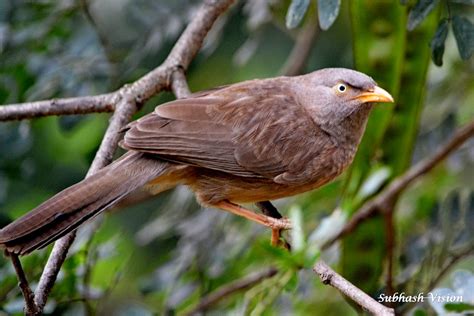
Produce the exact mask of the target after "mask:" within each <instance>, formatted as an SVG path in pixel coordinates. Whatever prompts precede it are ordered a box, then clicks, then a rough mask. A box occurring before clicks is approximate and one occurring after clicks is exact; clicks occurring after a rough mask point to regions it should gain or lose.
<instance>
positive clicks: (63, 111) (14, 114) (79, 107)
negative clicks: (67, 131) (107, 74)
mask: <svg viewBox="0 0 474 316" xmlns="http://www.w3.org/2000/svg"><path fill="white" fill-rule="evenodd" d="M114 96H115V93H107V94H100V95H95V96H85V97H76V98H64V99H51V100H44V101H36V102H27V103H20V104H10V105H3V106H0V121H14V120H24V119H31V118H37V117H43V116H51V115H72V114H87V113H102V112H113V111H114V109H115V102H114Z"/></svg>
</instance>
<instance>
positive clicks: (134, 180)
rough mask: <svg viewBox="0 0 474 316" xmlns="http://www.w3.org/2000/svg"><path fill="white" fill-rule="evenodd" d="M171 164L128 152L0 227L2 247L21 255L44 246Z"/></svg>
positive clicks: (161, 172)
mask: <svg viewBox="0 0 474 316" xmlns="http://www.w3.org/2000/svg"><path fill="white" fill-rule="evenodd" d="M168 166H169V164H168V163H166V162H160V161H158V160H156V159H152V158H147V157H146V156H145V155H143V154H141V153H128V154H125V155H124V156H123V157H122V158H121V159H119V160H117V161H116V162H114V163H112V164H111V165H110V166H107V167H105V168H103V169H101V170H100V171H99V172H97V173H96V174H94V175H92V176H90V177H88V178H87V179H84V180H82V181H81V182H79V183H77V184H75V185H73V186H71V187H69V188H67V189H65V190H63V191H61V192H59V193H58V194H56V195H55V196H53V197H52V198H50V199H49V200H47V201H46V202H44V203H42V204H41V205H39V206H38V207H36V208H35V209H33V210H32V211H30V212H29V213H27V214H26V215H24V216H23V217H21V218H19V219H17V220H16V221H14V222H13V223H11V224H9V225H8V226H6V227H4V228H3V229H1V230H0V248H5V249H6V250H7V251H8V252H10V253H16V254H19V255H24V254H27V253H29V252H31V251H33V250H35V249H38V248H42V247H44V246H46V245H48V244H49V243H51V242H53V241H55V240H56V239H59V238H60V237H62V236H64V235H65V234H67V233H69V232H71V231H72V230H74V229H76V228H77V227H78V226H79V225H81V224H82V223H84V222H85V221H87V220H88V219H90V218H92V217H94V216H96V215H97V214H99V213H100V212H101V211H103V210H105V209H107V208H109V207H111V206H112V205H114V204H115V203H117V202H118V201H119V200H121V199H122V198H124V197H125V196H126V195H127V194H128V193H130V192H132V191H133V190H135V189H137V188H139V187H141V186H143V185H144V184H146V183H147V182H149V181H151V180H153V179H155V178H157V177H158V176H160V175H161V174H163V173H165V172H166V170H167V168H168Z"/></svg>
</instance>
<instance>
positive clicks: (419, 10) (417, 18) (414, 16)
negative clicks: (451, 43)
mask: <svg viewBox="0 0 474 316" xmlns="http://www.w3.org/2000/svg"><path fill="white" fill-rule="evenodd" d="M438 1H439V0H419V1H418V2H417V3H416V5H415V7H414V8H413V9H411V10H410V14H409V15H408V22H407V29H408V30H409V31H413V30H414V29H415V27H417V26H418V24H420V23H421V22H422V21H423V20H424V19H425V18H426V16H427V15H428V14H429V13H430V12H431V11H433V9H434V8H435V6H436V5H437V4H438Z"/></svg>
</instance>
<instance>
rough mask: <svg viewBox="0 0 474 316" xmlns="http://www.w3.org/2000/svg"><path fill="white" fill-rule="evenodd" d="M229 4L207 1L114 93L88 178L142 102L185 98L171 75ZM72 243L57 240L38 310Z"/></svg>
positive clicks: (41, 283)
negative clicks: (168, 92) (149, 65)
mask: <svg viewBox="0 0 474 316" xmlns="http://www.w3.org/2000/svg"><path fill="white" fill-rule="evenodd" d="M232 2H233V0H225V1H217V0H214V1H206V2H205V4H204V5H203V6H202V7H201V9H200V10H199V11H198V12H197V13H196V15H195V18H194V20H193V21H192V22H191V23H190V24H189V25H188V27H187V28H186V30H185V31H184V32H183V34H182V35H181V37H180V38H179V39H178V41H177V43H176V44H175V46H174V47H173V50H172V51H171V53H170V55H169V56H168V58H167V59H166V61H165V62H164V63H163V64H162V65H161V66H159V67H157V68H155V69H154V70H152V71H151V72H149V73H148V74H146V75H145V76H143V77H142V78H140V79H139V80H137V81H135V82H134V83H132V84H130V85H126V86H124V87H123V88H121V89H120V90H118V91H117V92H116V93H115V94H116V96H119V100H118V103H117V105H116V110H115V113H114V115H113V116H112V118H111V121H110V124H109V126H108V128H107V131H106V133H105V136H104V138H103V139H102V143H101V145H100V147H99V150H98V151H97V154H96V156H95V158H94V161H93V162H92V165H91V167H90V169H89V171H88V173H87V176H90V175H92V174H94V173H95V172H97V171H98V170H99V169H100V168H102V167H104V166H106V165H107V164H109V163H110V162H111V161H112V158H113V154H114V152H115V149H116V148H117V144H118V142H119V139H120V134H119V131H120V130H121V129H122V128H123V126H125V125H126V124H127V123H128V122H129V121H130V119H131V117H132V115H133V113H135V112H136V110H137V109H138V107H139V106H140V105H141V104H142V103H143V102H145V101H146V100H148V99H149V98H151V97H152V96H154V95H155V94H157V93H158V92H160V91H162V90H164V89H169V88H170V86H174V90H175V91H176V92H177V94H178V96H180V94H181V95H184V94H186V91H185V89H186V88H185V87H186V86H187V85H185V84H183V81H184V79H183V78H182V77H181V76H180V74H178V75H174V73H175V72H182V71H184V70H186V69H187V68H188V66H189V64H190V63H191V60H192V59H193V58H194V56H195V55H196V54H197V52H198V51H199V49H200V47H201V45H202V42H203V41H204V37H205V36H206V34H207V33H208V31H209V30H210V28H211V27H212V25H213V24H214V22H215V21H216V20H217V18H218V17H219V16H220V15H221V14H222V13H223V12H224V11H225V10H226V9H227V8H228V7H229V6H230V5H231V4H232ZM173 78H178V79H177V80H179V81H180V84H179V85H178V84H172V80H173ZM184 82H185V81H184ZM178 87H179V88H178ZM188 90H189V89H188ZM74 239H75V232H72V233H70V234H68V235H66V236H65V237H63V238H61V239H60V240H58V241H57V242H56V243H55V245H54V247H53V251H52V252H51V255H50V257H49V259H48V262H47V263H46V266H45V269H44V270H43V274H42V275H41V278H40V281H39V284H38V287H37V290H36V295H35V302H36V305H37V306H38V307H39V308H40V310H42V309H43V308H44V306H45V304H46V301H47V299H48V296H49V293H50V291H51V289H52V287H53V285H54V283H55V281H56V278H57V275H58V273H59V270H60V269H61V266H62V264H63V262H64V260H65V259H66V256H67V252H68V250H69V248H70V246H71V245H72V243H73V241H74Z"/></svg>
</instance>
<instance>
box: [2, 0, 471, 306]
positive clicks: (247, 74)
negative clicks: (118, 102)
mask: <svg viewBox="0 0 474 316" xmlns="http://www.w3.org/2000/svg"><path fill="white" fill-rule="evenodd" d="M199 2H200V1H188V0H180V1H144V0H143V1H131V0H126V1H122V2H121V5H119V4H117V2H115V1H68V0H60V1H49V0H45V1H40V2H31V1H14V0H9V1H1V2H0V54H1V56H0V82H1V84H0V103H1V104H8V103H16V102H24V101H28V100H38V99H46V98H53V97H65V96H76V95H88V94H97V93H102V92H106V91H110V90H113V89H116V88H117V87H119V86H121V85H123V84H124V83H127V82H130V81H132V80H134V79H136V78H137V77H139V76H141V75H143V74H145V73H146V72H147V71H149V70H150V69H152V68H153V67H155V66H156V65H157V64H159V62H160V61H162V60H163V59H164V58H165V57H166V55H167V54H168V52H169V49H170V47H171V45H172V44H173V42H174V41H175V39H176V38H177V36H178V35H179V34H180V32H181V31H182V29H183V27H184V26H185V25H186V24H187V23H188V21H189V20H190V19H191V18H192V13H193V12H194V11H193V10H194V9H195V7H196V5H197V4H198V3H199ZM401 2H403V4H402V3H401ZM401 2H398V1H368V0H351V1H347V2H346V1H339V0H334V1H333V0H319V1H317V2H315V1H310V0H307V1H304V0H293V1H267V0H258V1H246V2H243V3H239V4H237V5H236V6H235V7H234V8H233V9H232V11H230V12H229V14H228V15H226V16H225V17H223V19H221V20H220V21H219V22H218V24H217V25H216V27H215V28H214V29H213V30H212V31H211V33H210V34H209V36H208V38H207V42H206V43H205V46H204V48H203V50H202V52H201V53H200V55H199V56H197V58H196V60H195V61H194V63H193V65H192V67H191V69H190V70H189V72H188V74H187V75H188V81H189V83H190V87H191V89H192V90H193V91H198V90H202V89H206V88H210V87H213V86H218V85H222V84H227V83H232V82H237V81H241V80H246V79H251V78H258V77H269V76H275V75H277V74H278V73H279V72H280V66H281V65H282V64H284V62H285V60H286V59H287V58H288V55H289V53H290V51H291V49H292V46H293V42H294V41H295V39H296V38H298V36H299V35H300V34H301V33H302V31H303V29H304V28H305V27H306V26H307V25H310V23H307V21H309V20H311V19H314V21H316V20H315V19H318V21H319V27H320V29H321V30H325V31H324V32H321V33H320V34H319V35H318V37H317V41H316V43H315V44H313V45H314V48H315V49H313V51H312V54H311V55H310V57H309V58H308V60H307V66H306V69H305V71H312V70H314V69H316V68H322V67H333V66H341V67H350V68H355V69H358V70H361V71H364V72H366V73H368V74H370V75H371V76H373V78H374V79H375V80H376V81H377V82H378V83H379V84H380V86H382V87H383V88H385V89H387V90H388V91H390V92H391V93H392V95H394V97H395V99H396V100H397V103H396V105H394V106H390V105H385V106H383V107H382V106H380V107H379V108H377V109H376V110H375V111H374V113H373V114H372V116H371V119H370V122H369V125H368V127H367V133H366V135H365V137H364V141H363V143H362V145H361V147H360V150H359V152H358V156H357V158H356V160H355V162H354V165H353V167H352V168H351V169H350V170H349V171H348V172H346V174H345V175H344V176H342V177H341V178H340V179H338V180H337V181H336V182H334V183H331V184H329V185H327V186H325V187H323V188H321V189H319V190H317V191H315V192H311V193H308V194H305V195H302V196H298V197H295V198H291V199H286V200H283V201H277V204H276V205H277V206H278V208H279V209H280V211H281V212H282V213H284V214H287V215H288V216H290V217H291V218H292V219H293V222H294V223H296V226H297V229H294V230H293V231H292V232H291V233H290V234H289V235H287V236H286V238H287V239H288V240H289V241H290V242H291V244H292V246H293V249H294V251H293V252H291V253H288V252H286V251H283V250H282V249H275V248H272V247H270V246H269V243H268V241H269V237H270V236H269V232H268V231H267V230H265V229H262V228H261V227H258V226H257V225H254V224H251V223H248V222H246V221H244V220H241V219H238V218H235V217H234V216H229V215H226V214H223V213H221V212H218V211H216V210H209V209H202V208H200V207H199V206H198V205H197V204H196V203H195V201H194V199H193V197H192V195H191V194H190V192H189V191H187V190H186V189H184V188H178V189H176V190H174V191H172V192H167V193H165V194H162V195H160V196H159V197H157V198H156V199H153V200H149V201H146V202H144V203H141V204H137V205H134V206H130V207H127V208H126V210H125V209H124V210H120V211H118V210H114V211H111V212H110V216H107V217H106V219H105V222H104V223H103V225H102V226H101V228H100V229H99V230H98V232H97V233H96V235H95V237H94V239H92V241H90V240H89V239H88V238H87V236H88V232H87V229H86V230H81V231H80V233H79V239H78V240H77V242H76V243H75V246H74V248H73V249H72V250H71V256H70V257H69V259H68V260H67V261H66V264H65V266H64V268H63V272H62V273H61V274H60V277H59V280H58V281H57V283H56V285H55V287H54V290H53V293H52V296H51V299H50V300H49V303H48V305H47V309H46V311H45V312H46V313H47V314H48V313H50V314H70V315H75V314H84V313H89V314H94V313H96V314H123V315H127V314H140V315H141V314H143V315H150V314H153V313H154V314H167V313H168V314H184V313H185V312H186V311H189V310H191V309H192V308H193V307H194V306H196V304H198V302H199V301H200V300H201V298H202V297H203V296H205V295H207V294H209V293H212V292H213V291H215V290H216V289H219V288H221V287H222V286H225V285H227V284H229V283H231V282H234V281H235V280H238V279H240V278H245V277H246V276H247V275H249V274H251V273H255V272H259V271H263V270H265V269H268V268H269V267H270V266H274V267H277V268H278V273H277V274H276V275H275V276H273V277H271V278H267V279H265V280H264V281H262V282H261V283H259V284H257V285H255V286H254V287H252V288H250V289H247V290H245V291H240V292H236V293H234V294H233V295H230V296H228V297H227V298H226V299H224V300H222V301H221V302H219V303H218V304H216V305H214V306H212V308H211V310H210V312H209V314H211V315H213V314H215V315H222V314H230V313H234V314H239V315H243V314H252V313H253V314H254V315H261V314H262V315H274V314H275V315H289V314H292V315H293V314H294V315H324V314H328V315H350V314H356V311H355V310H354V308H353V307H352V306H351V305H350V304H348V303H346V302H345V301H344V299H343V298H342V297H341V296H339V295H336V294H335V293H336V290H334V289H332V288H329V287H326V286H324V285H322V284H321V283H320V282H319V280H318V278H317V277H316V276H315V275H314V274H313V272H312V271H311V269H310V268H311V266H312V264H314V262H315V261H316V259H317V258H320V257H321V258H324V259H325V260H326V261H327V262H329V263H331V264H334V265H336V270H338V271H339V272H340V273H341V274H342V275H343V276H345V277H347V278H349V279H350V280H351V281H352V282H353V283H354V284H355V285H357V286H358V287H361V288H364V289H365V290H366V291H367V292H368V293H369V294H370V295H373V296H374V297H375V296H376V295H377V294H378V293H380V292H382V291H386V290H387V289H386V285H387V284H386V277H387V261H386V258H387V256H386V255H387V246H386V235H387V233H386V229H385V227H386V226H385V222H384V219H383V218H381V217H379V218H375V219H372V220H368V221H366V223H365V224H364V225H363V226H360V227H359V229H358V230H356V231H355V232H353V233H352V234H351V235H349V236H348V238H345V239H344V240H343V242H342V243H336V244H335V245H333V246H332V247H331V248H329V249H327V250H324V251H322V252H320V247H321V246H322V245H323V244H324V243H325V241H327V240H329V239H330V236H331V235H334V232H337V231H338V230H339V229H340V228H341V227H342V226H343V225H344V223H345V222H346V221H347V220H348V219H349V218H350V217H351V216H352V215H353V214H354V212H356V211H357V209H358V208H359V207H360V205H361V204H363V203H364V202H365V201H367V200H368V199H370V198H371V197H373V196H376V195H377V194H378V193H379V192H380V191H381V190H382V189H383V188H385V187H386V186H387V185H388V184H390V183H391V181H393V179H394V178H395V177H396V176H397V175H400V174H403V172H405V171H406V170H407V168H409V167H410V166H411V165H412V164H413V163H414V162H416V161H419V160H420V159H422V158H423V157H427V156H429V155H430V154H432V153H433V151H434V150H435V149H436V148H437V147H438V146H439V145H440V144H441V143H443V142H444V141H446V140H447V139H448V138H449V137H450V135H451V134H452V132H453V130H454V129H456V128H457V127H458V126H460V125H462V124H464V123H466V122H469V121H472V119H473V118H474V112H473V107H472V104H473V103H474V86H473V85H472V81H473V72H474V68H473V67H474V65H473V63H472V62H473V59H472V49H473V48H472V47H473V44H472V43H473V36H472V14H471V15H470V13H472V12H473V10H474V7H473V6H472V5H473V3H472V1H471V0H457V1H454V0H449V1H448V0H439V1H435V0H431V1H430V0H419V1H401ZM315 25H316V22H315ZM286 26H288V28H291V30H290V29H288V28H287V27H286ZM451 30H452V32H450V31H451ZM456 46H457V48H458V51H456ZM458 55H460V56H461V57H462V58H461V59H460V58H459V56H458ZM430 56H431V58H433V62H434V63H435V64H436V65H438V66H441V65H442V67H432V66H431V65H430ZM170 99H171V95H170V94H163V95H160V96H157V97H156V98H154V100H152V101H151V102H149V103H148V104H146V105H145V106H144V107H143V109H142V111H141V112H140V114H139V115H142V114H144V113H147V112H149V111H151V109H152V108H153V107H154V106H156V105H157V104H159V103H162V102H164V101H166V100H170ZM107 118H108V117H107V116H106V115H104V114H97V115H88V116H81V117H72V118H71V117H64V118H56V117H49V118H43V119H37V120H32V121H23V122H11V123H3V122H2V123H1V124H0V225H1V226H3V225H4V224H6V223H7V222H9V221H10V220H12V219H13V218H17V217H19V216H20V215H21V214H23V213H25V212H26V211H27V210H29V209H31V208H33V207H34V206H36V205H37V204H38V203H40V202H41V201H43V200H45V199H46V198H48V197H49V196H51V195H52V194H54V193H55V192H57V191H59V190H61V189H62V188H64V187H67V186H68V185H71V184H72V183H74V182H76V181H78V180H79V179H80V178H81V177H83V176H84V174H85V170H86V169H87V166H88V165H89V163H90V161H91V159H92V157H93V155H94V153H95V150H96V149H97V146H98V144H99V142H100V139H101V137H102V135H103V132H104V129H105V127H106V126H107ZM473 148H474V146H473V142H472V141H471V142H469V143H467V145H466V146H464V147H463V148H462V149H461V150H460V151H459V152H457V153H456V154H454V155H453V156H452V157H451V158H450V159H449V160H448V161H447V163H446V164H443V165H442V166H440V167H439V168H437V169H435V170H434V171H433V172H432V173H431V174H429V175H427V176H426V177H425V178H423V179H421V180H420V182H419V183H417V184H415V185H414V186H413V187H412V188H410V189H409V190H407V191H406V192H405V193H404V194H403V195H402V196H401V197H400V199H399V200H398V201H394V204H393V209H394V211H395V215H396V216H395V218H394V221H395V223H396V225H395V237H396V238H395V239H396V247H395V249H394V266H395V267H394V275H393V277H394V284H393V285H394V287H395V289H397V290H400V291H406V292H407V293H410V294H417V293H418V292H419V291H425V292H428V291H434V288H435V287H436V288H438V289H439V288H447V287H450V288H451V290H452V291H453V292H456V291H459V290H460V289H462V288H464V286H466V287H468V286H472V285H471V283H469V282H467V281H466V283H465V284H464V285H463V284H459V283H457V281H456V282H454V280H459V278H458V277H456V278H454V279H453V282H452V283H450V280H449V278H447V277H446V275H448V274H449V273H448V272H450V271H452V270H455V271H458V270H459V271H465V272H463V273H468V272H469V273H471V277H470V278H472V263H473V261H472V260H473V259H472V256H470V255H471V254H472V250H473V247H472V244H471V243H470V242H472V238H471V237H472V231H471V230H469V228H470V227H472V223H471V222H472V220H473V218H474V209H473V208H472V205H474V204H473V202H472V197H473V193H472V192H473V190H474V187H473V182H472V179H473V178H474V174H473V171H474V151H473ZM450 192H454V193H451V194H449V193H450ZM395 202H396V203H395ZM334 209H336V211H334V212H332V213H331V211H332V210H334ZM49 251H50V248H48V249H45V250H42V251H39V252H36V253H34V254H32V255H30V256H27V257H25V258H23V259H22V263H23V265H24V267H25V270H26V273H27V276H28V279H29V280H30V281H31V282H32V283H33V286H34V285H35V284H34V281H35V280H38V277H39V275H40V273H41V269H42V267H43V266H44V263H45V261H46V258H47V254H48V252H49ZM448 264H449V269H445V270H443V269H440V267H445V266H446V265H448ZM466 271H468V272H466ZM463 275H464V276H466V275H467V274H463ZM470 278H467V277H463V278H461V279H465V280H468V279H469V280H471V279H470ZM434 281H436V282H434ZM469 289H470V288H469ZM22 302H23V301H22V298H21V295H20V291H19V290H18V288H17V286H16V279H15V274H14V271H13V268H12V267H11V264H10V263H9V262H8V261H6V260H4V259H0V311H1V312H5V313H8V314H20V313H21V312H22ZM464 303H465V304H471V305H472V302H464ZM398 308H399V310H400V312H401V313H408V312H410V311H413V310H416V309H417V310H418V311H419V312H420V313H422V312H423V311H425V312H427V313H428V312H432V310H433V309H435V310H436V308H437V307H435V306H430V305H426V304H424V305H417V306H412V305H410V306H398ZM442 308H445V309H447V310H448V309H449V310H451V311H452V310H456V311H460V310H462V309H467V310H468V309H469V308H470V305H459V304H458V305H453V306H451V305H448V306H443V307H442ZM1 312H0V313H1Z"/></svg>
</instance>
